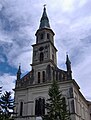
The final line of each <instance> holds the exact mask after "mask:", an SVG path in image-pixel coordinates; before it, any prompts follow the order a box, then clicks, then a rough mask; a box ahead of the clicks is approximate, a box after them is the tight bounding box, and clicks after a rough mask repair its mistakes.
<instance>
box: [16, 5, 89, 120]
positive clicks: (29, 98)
mask: <svg viewBox="0 0 91 120" xmlns="http://www.w3.org/2000/svg"><path fill="white" fill-rule="evenodd" d="M54 35H55V33H54V32H53V30H52V28H51V26H50V23H49V18H48V16H47V12H46V7H45V5H44V9H43V14H42V17H41V19H40V25H39V28H38V30H37V31H36V34H35V36H36V43H35V44H33V45H32V47H33V53H32V64H31V66H32V69H31V71H29V73H27V74H26V75H25V76H23V77H21V68H20V66H19V69H18V72H17V80H16V85H15V89H14V91H15V109H14V112H15V113H16V114H15V116H14V118H15V120H36V118H37V117H39V116H42V115H44V114H46V110H45V108H44V104H45V103H46V100H47V99H48V90H49V87H50V85H51V83H52V81H53V80H54V79H55V80H57V81H58V83H59V87H60V91H62V95H63V96H64V97H65V99H66V102H67V105H68V110H69V111H70V118H71V120H90V112H89V111H90V105H89V104H90V102H88V101H87V100H86V99H85V98H84V96H83V95H82V93H81V92H80V87H79V86H78V84H77V83H76V81H75V80H74V79H73V78H72V69H71V62H70V60H69V56H68V55H67V56H66V68H67V70H66V71H65V70H62V69H60V68H58V67H57V48H56V47H55V45H54Z"/></svg>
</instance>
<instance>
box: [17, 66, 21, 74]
mask: <svg viewBox="0 0 91 120" xmlns="http://www.w3.org/2000/svg"><path fill="white" fill-rule="evenodd" d="M17 74H21V65H20V64H19V68H18V71H17Z"/></svg>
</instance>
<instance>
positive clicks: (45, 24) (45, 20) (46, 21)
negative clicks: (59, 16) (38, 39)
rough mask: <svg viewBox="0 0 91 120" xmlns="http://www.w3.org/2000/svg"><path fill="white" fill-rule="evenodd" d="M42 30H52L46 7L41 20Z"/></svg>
mask: <svg viewBox="0 0 91 120" xmlns="http://www.w3.org/2000/svg"><path fill="white" fill-rule="evenodd" d="M41 28H50V24H49V19H48V17H47V13H46V7H45V5H44V9H43V14H42V17H41V20H40V26H39V29H41Z"/></svg>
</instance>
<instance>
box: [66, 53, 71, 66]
mask: <svg viewBox="0 0 91 120" xmlns="http://www.w3.org/2000/svg"><path fill="white" fill-rule="evenodd" d="M66 64H71V62H70V59H69V56H68V54H67V55H66Z"/></svg>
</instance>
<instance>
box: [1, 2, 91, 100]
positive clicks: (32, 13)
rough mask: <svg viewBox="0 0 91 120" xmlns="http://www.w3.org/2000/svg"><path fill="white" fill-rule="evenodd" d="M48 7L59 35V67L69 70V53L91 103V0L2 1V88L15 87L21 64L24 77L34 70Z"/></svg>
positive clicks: (78, 78)
mask: <svg viewBox="0 0 91 120" xmlns="http://www.w3.org/2000/svg"><path fill="white" fill-rule="evenodd" d="M44 4H46V8H47V15H48V18H49V21H50V26H51V28H52V30H53V31H54V32H55V46H56V48H57V49H58V53H57V63H58V67H59V68H61V69H64V70H66V66H65V61H66V52H67V53H68V54H69V58H70V61H71V65H72V74H73V78H74V79H75V80H76V82H77V83H78V84H79V86H80V90H81V92H82V94H83V95H84V96H85V97H86V99H87V100H91V0H0V86H3V91H6V90H7V91H11V90H12V88H14V86H15V80H16V73H17V69H18V66H19V64H20V63H21V69H22V76H23V75H25V74H26V73H27V72H29V71H30V70H31V66H30V64H31V63H32V46H31V45H32V44H35V32H36V31H37V29H38V28H39V24H40V18H41V16H42V13H43V5H44Z"/></svg>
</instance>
